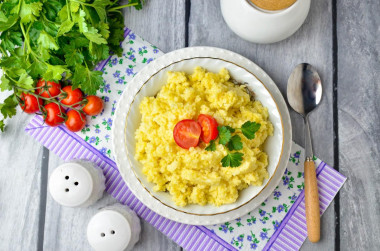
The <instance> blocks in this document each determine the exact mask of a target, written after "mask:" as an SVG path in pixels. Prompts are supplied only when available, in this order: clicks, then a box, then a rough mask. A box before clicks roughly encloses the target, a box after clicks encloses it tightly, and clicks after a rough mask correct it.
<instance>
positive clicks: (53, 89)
mask: <svg viewBox="0 0 380 251" xmlns="http://www.w3.org/2000/svg"><path fill="white" fill-rule="evenodd" d="M36 86H37V87H42V88H39V89H37V93H38V94H39V95H41V96H42V97H44V98H50V97H55V96H58V95H59V94H60V93H61V84H60V83H56V82H53V81H45V80H44V79H42V78H41V79H40V80H39V81H38V82H37V85H36ZM49 93H50V95H49Z"/></svg>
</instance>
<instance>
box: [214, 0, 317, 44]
mask: <svg viewBox="0 0 380 251" xmlns="http://www.w3.org/2000/svg"><path fill="white" fill-rule="evenodd" d="M310 2H311V0H297V1H296V2H295V3H294V4H293V5H291V6H290V7H288V8H286V9H283V10H279V11H265V10H262V9H259V8H258V7H255V6H254V5H253V4H252V3H251V1H249V0H220V7H221V9H222V14H223V17H224V20H225V21H226V23H227V25H228V26H229V27H230V29H231V30H232V31H233V32H235V33H236V34H237V35H238V36H240V37H241V38H243V39H245V40H247V41H250V42H254V43H260V44H267V43H275V42H278V41H281V40H283V39H286V38H288V37H290V36H291V35H293V33H295V32H296V31H297V30H298V29H299V28H300V27H301V25H302V24H303V22H304V21H305V19H306V17H307V14H308V13H309V9H310Z"/></svg>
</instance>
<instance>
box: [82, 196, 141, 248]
mask: <svg viewBox="0 0 380 251" xmlns="http://www.w3.org/2000/svg"><path fill="white" fill-rule="evenodd" d="M140 231H141V226H140V220H139V218H138V216H137V215H136V213H135V212H133V211H132V210H131V209H129V208H128V207H127V206H123V205H121V204H118V203H117V204H114V205H112V206H109V207H106V208H104V209H102V210H101V211H100V212H98V213H97V214H95V215H94V216H93V217H92V218H91V220H90V222H89V223H88V226H87V239H88V242H89V243H90V245H91V247H92V248H93V249H94V250H96V251H129V250H132V248H133V247H134V245H135V244H136V243H137V242H138V240H139V236H140Z"/></svg>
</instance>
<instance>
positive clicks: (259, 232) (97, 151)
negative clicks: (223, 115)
mask: <svg viewBox="0 0 380 251" xmlns="http://www.w3.org/2000/svg"><path fill="white" fill-rule="evenodd" d="M124 35H125V37H126V39H125V40H124V41H123V43H122V47H123V49H124V53H123V56H122V57H121V58H117V57H116V56H112V57H110V58H109V59H107V60H106V61H104V62H102V63H101V64H100V65H99V66H98V68H97V69H99V70H102V71H103V72H104V75H103V77H104V79H105V84H104V86H103V87H102V88H101V90H100V93H98V95H100V96H103V99H104V100H105V102H106V108H105V111H104V112H103V114H101V116H98V117H97V118H93V119H92V120H91V121H90V125H88V126H87V127H86V128H85V129H84V130H83V131H82V132H81V133H72V132H70V131H68V130H67V129H66V128H65V127H64V126H59V127H54V128H53V127H49V126H46V125H44V124H43V120H42V118H41V117H39V116H36V117H34V118H33V119H32V120H31V122H30V123H29V124H28V125H27V127H26V129H25V130H26V132H27V133H28V134H29V135H31V136H32V137H34V138H35V139H36V140H37V141H39V142H40V143H41V144H43V145H44V146H46V147H47V148H48V149H49V150H51V151H52V152H54V153H55V154H57V155H58V156H60V157H61V158H62V159H64V160H66V161H68V160H71V159H87V160H90V161H93V162H94V163H96V164H97V165H98V166H100V167H101V168H102V170H103V173H104V175H105V177H106V191H107V192H108V193H109V194H111V195H112V196H113V197H115V198H116V199H117V200H119V201H120V202H121V203H123V204H125V205H128V206H129V207H130V208H131V209H133V210H134V211H136V213H137V214H138V215H139V216H140V217H141V218H143V219H144V220H146V221H147V222H149V223H150V224H152V225H153V226H154V227H156V228H157V229H158V230H160V231H161V232H162V233H164V234H165V235H167V236H168V237H169V238H171V239H172V240H173V241H175V242H176V243H178V244H179V245H181V246H182V247H184V248H185V249H186V250H250V249H253V250H298V249H299V248H300V247H301V245H302V243H303V242H304V240H305V239H306V237H307V232H306V219H305V204H304V192H303V172H302V169H303V168H302V167H301V165H302V163H300V159H303V149H302V148H301V147H300V146H298V145H296V144H294V143H293V146H292V153H293V154H292V155H291V156H290V158H289V165H288V167H287V170H286V171H285V173H284V176H283V178H282V181H281V183H280V184H279V185H278V187H277V188H276V189H275V191H274V192H273V194H272V195H271V196H270V197H269V198H268V199H267V200H266V201H265V202H264V203H263V204H262V205H261V206H260V207H259V208H257V209H255V210H254V211H252V212H250V213H249V214H248V215H246V216H243V217H241V218H239V219H236V220H235V221H230V222H225V223H224V224H218V225H211V226H192V225H186V224H181V223H177V222H174V221H171V220H168V219H166V218H164V217H162V216H160V215H158V214H156V213H154V212H153V211H151V210H150V209H149V208H147V207H146V206H144V205H143V204H142V203H141V202H140V201H139V200H138V199H137V198H136V197H135V196H134V195H133V194H132V193H131V191H130V190H129V189H128V187H127V186H126V184H125V183H124V181H123V179H122V178H121V176H120V174H119V172H118V169H117V166H116V164H115V162H114V161H113V160H112V157H111V156H112V153H111V150H110V141H111V139H110V138H109V134H108V131H109V130H110V126H111V125H112V116H113V113H114V108H115V106H116V102H117V99H118V97H119V96H118V95H121V93H122V90H123V86H124V85H125V84H127V82H128V81H129V80H130V79H132V77H133V76H134V75H135V74H136V73H137V72H138V71H139V70H140V69H141V68H142V67H144V65H145V64H147V63H149V62H150V61H151V60H153V59H154V58H155V57H157V56H160V55H161V54H162V52H160V51H159V50H158V49H157V47H155V46H152V45H150V44H149V43H147V42H146V41H144V40H143V39H141V38H139V37H138V36H136V35H135V34H134V33H132V32H131V31H130V30H128V29H126V30H125V33H124ZM125 69H126V70H125ZM111 94H112V95H111ZM107 102H108V103H107ZM315 162H316V164H317V165H318V168H317V176H318V188H319V193H320V211H321V214H322V213H323V212H324V211H325V210H326V208H327V207H328V205H329V204H330V202H331V201H332V200H333V199H334V196H335V195H336V193H337V192H338V191H339V189H340V188H341V186H342V185H343V183H344V182H345V180H346V178H345V177H344V176H343V175H341V174H340V173H339V172H337V171H335V170H334V169H333V168H331V167H330V166H328V165H327V164H326V163H324V162H322V161H320V160H319V159H315ZM299 164H300V165H299Z"/></svg>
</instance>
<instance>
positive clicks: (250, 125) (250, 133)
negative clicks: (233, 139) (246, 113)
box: [240, 121, 261, 139]
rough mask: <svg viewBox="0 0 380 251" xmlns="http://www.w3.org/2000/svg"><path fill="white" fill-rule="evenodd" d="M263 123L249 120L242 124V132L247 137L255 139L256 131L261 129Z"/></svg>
mask: <svg viewBox="0 0 380 251" xmlns="http://www.w3.org/2000/svg"><path fill="white" fill-rule="evenodd" d="M260 126H261V124H259V123H256V122H251V121H247V122H245V123H244V124H243V125H242V126H241V128H240V129H241V132H242V133H243V135H244V136H245V137H246V138H247V139H254V138H255V133H256V132H257V131H258V130H259V129H260Z"/></svg>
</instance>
